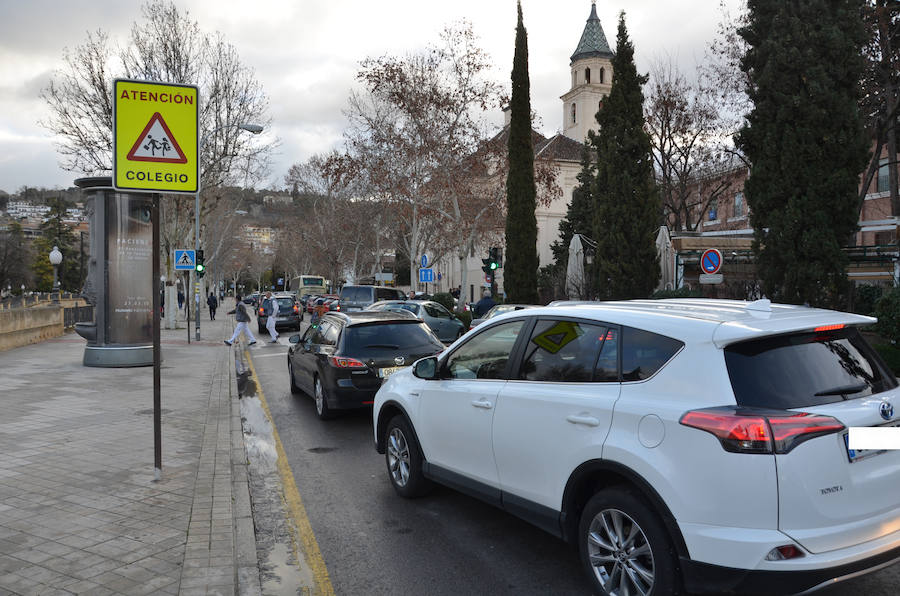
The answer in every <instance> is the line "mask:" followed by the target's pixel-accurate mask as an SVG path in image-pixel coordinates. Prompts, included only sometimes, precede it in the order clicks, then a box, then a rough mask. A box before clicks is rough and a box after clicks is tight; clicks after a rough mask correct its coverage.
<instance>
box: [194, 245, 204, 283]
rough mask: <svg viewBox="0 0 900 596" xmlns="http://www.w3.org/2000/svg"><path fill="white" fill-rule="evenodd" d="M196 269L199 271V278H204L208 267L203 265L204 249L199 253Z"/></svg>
mask: <svg viewBox="0 0 900 596" xmlns="http://www.w3.org/2000/svg"><path fill="white" fill-rule="evenodd" d="M196 269H197V277H203V275H204V274H205V273H206V265H204V264H203V250H202V249H201V250H198V251H197V265H196Z"/></svg>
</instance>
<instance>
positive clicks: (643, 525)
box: [578, 488, 677, 596]
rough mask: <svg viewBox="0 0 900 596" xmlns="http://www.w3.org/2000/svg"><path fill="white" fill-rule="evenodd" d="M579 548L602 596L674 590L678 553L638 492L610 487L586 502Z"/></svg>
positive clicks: (583, 563)
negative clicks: (604, 595)
mask: <svg viewBox="0 0 900 596" xmlns="http://www.w3.org/2000/svg"><path fill="white" fill-rule="evenodd" d="M578 550H579V553H580V555H581V561H582V565H583V566H584V568H585V570H586V571H587V575H588V577H590V578H591V579H592V580H593V584H594V589H595V590H596V592H597V593H598V594H606V595H609V596H619V595H621V594H675V593H677V591H676V589H675V588H676V582H675V581H674V578H675V576H676V565H675V552H674V548H673V547H672V546H671V544H670V541H669V537H668V534H667V533H666V530H665V527H664V526H663V524H662V522H661V521H660V519H659V517H658V516H657V515H656V514H655V513H654V512H653V511H652V510H651V509H650V508H649V507H648V506H647V505H646V504H645V502H644V500H643V499H642V498H641V497H640V496H639V495H637V494H635V493H633V492H630V491H628V490H625V489H622V488H608V489H604V490H601V491H600V492H598V493H597V494H595V495H594V496H593V497H592V498H591V499H590V500H589V501H588V502H587V505H585V508H584V511H583V512H582V514H581V521H580V523H579V524H578Z"/></svg>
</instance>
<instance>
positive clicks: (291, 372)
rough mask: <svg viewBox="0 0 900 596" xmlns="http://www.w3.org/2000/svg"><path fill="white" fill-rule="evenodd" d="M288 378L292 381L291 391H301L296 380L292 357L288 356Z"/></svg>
mask: <svg viewBox="0 0 900 596" xmlns="http://www.w3.org/2000/svg"><path fill="white" fill-rule="evenodd" d="M287 362H288V379H289V380H290V383H291V393H300V388H299V387H297V383H296V382H294V365H293V364H291V357H290V356H288V361H287Z"/></svg>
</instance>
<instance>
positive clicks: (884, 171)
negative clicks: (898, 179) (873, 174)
mask: <svg viewBox="0 0 900 596" xmlns="http://www.w3.org/2000/svg"><path fill="white" fill-rule="evenodd" d="M890 189H891V174H890V172H889V171H888V160H887V158H886V157H883V158H881V160H879V162H878V182H876V186H875V192H887V191H889V190H890Z"/></svg>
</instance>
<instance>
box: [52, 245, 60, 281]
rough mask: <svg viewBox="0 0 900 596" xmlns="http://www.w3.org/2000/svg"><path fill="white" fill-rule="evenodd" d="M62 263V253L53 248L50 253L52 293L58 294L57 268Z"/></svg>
mask: <svg viewBox="0 0 900 596" xmlns="http://www.w3.org/2000/svg"><path fill="white" fill-rule="evenodd" d="M60 263H62V253H61V252H59V248H57V247H55V246H54V247H53V250H51V251H50V264H51V265H53V291H54V292H59V277H58V275H57V269H58V268H59V264H60Z"/></svg>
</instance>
